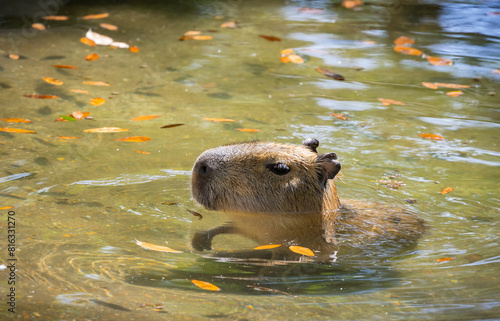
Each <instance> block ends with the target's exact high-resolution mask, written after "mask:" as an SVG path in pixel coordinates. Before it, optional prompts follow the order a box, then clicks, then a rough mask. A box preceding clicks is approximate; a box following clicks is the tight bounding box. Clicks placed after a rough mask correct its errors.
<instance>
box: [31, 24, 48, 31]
mask: <svg viewBox="0 0 500 321" xmlns="http://www.w3.org/2000/svg"><path fill="white" fill-rule="evenodd" d="M31 28H33V29H36V30H40V31H44V30H45V29H47V28H46V27H45V25H44V24H42V23H34V24H32V25H31Z"/></svg>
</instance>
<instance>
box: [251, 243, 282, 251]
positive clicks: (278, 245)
mask: <svg viewBox="0 0 500 321" xmlns="http://www.w3.org/2000/svg"><path fill="white" fill-rule="evenodd" d="M280 246H281V244H267V245H261V246H256V247H254V248H253V249H254V250H269V249H274V248H277V247H280Z"/></svg>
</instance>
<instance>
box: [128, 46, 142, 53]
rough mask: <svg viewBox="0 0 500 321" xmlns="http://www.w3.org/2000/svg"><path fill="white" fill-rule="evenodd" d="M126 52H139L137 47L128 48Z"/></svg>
mask: <svg viewBox="0 0 500 321" xmlns="http://www.w3.org/2000/svg"><path fill="white" fill-rule="evenodd" d="M128 50H129V51H130V52H133V53H136V52H139V47H137V46H131V47H130V48H128Z"/></svg>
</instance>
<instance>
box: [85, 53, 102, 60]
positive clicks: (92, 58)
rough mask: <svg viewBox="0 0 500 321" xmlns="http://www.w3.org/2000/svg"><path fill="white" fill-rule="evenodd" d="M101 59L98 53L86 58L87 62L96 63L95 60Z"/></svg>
mask: <svg viewBox="0 0 500 321" xmlns="http://www.w3.org/2000/svg"><path fill="white" fill-rule="evenodd" d="M99 58H100V57H99V55H98V54H96V53H92V54H90V55H87V56H85V60H87V61H94V60H97V59H99Z"/></svg>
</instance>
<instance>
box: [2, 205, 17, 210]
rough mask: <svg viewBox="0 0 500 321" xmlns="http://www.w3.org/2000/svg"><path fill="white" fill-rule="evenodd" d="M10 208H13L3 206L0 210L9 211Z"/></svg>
mask: <svg viewBox="0 0 500 321" xmlns="http://www.w3.org/2000/svg"><path fill="white" fill-rule="evenodd" d="M11 208H14V206H4V207H0V210H10V209H11Z"/></svg>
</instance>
